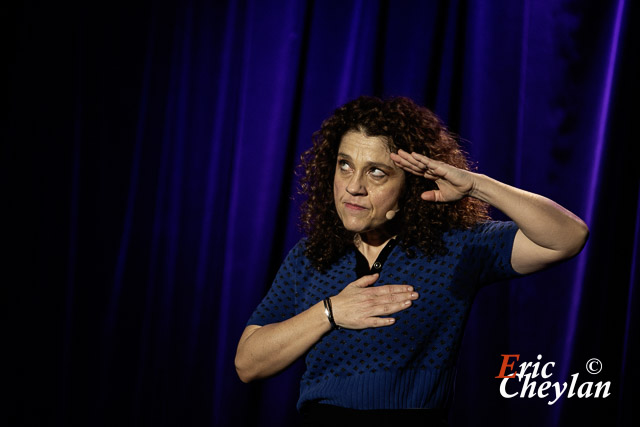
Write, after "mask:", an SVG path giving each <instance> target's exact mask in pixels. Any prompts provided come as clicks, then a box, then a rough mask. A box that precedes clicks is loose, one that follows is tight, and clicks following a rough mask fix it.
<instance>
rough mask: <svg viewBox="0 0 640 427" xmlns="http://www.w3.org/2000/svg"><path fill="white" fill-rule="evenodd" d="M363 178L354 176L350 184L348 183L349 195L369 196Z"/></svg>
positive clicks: (357, 175) (358, 175)
mask: <svg viewBox="0 0 640 427" xmlns="http://www.w3.org/2000/svg"><path fill="white" fill-rule="evenodd" d="M362 178H363V177H362V176H361V175H360V174H353V176H352V177H351V179H350V180H349V182H348V183H347V193H349V194H351V195H352V196H364V195H366V194H367V188H366V186H365V185H364V183H363V182H362Z"/></svg>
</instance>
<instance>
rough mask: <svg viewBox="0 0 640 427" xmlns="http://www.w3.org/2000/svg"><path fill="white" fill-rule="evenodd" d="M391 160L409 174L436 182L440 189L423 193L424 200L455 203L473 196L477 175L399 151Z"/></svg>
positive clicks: (419, 155)
mask: <svg viewBox="0 0 640 427" xmlns="http://www.w3.org/2000/svg"><path fill="white" fill-rule="evenodd" d="M391 160H393V161H394V163H395V164H396V165H397V166H398V167H401V168H402V169H404V170H405V171H407V172H410V173H412V174H414V175H418V176H423V177H425V178H427V179H430V180H432V181H435V183H436V185H437V186H438V189H437V190H431V191H425V192H424V193H422V195H421V197H422V199H424V200H427V201H430V202H454V201H456V200H460V199H462V198H463V197H466V196H470V195H472V193H473V190H474V188H475V177H476V174H475V173H473V172H469V171H466V170H463V169H458V168H456V167H455V166H451V165H449V164H447V163H444V162H440V161H438V160H433V159H430V158H429V157H427V156H425V155H422V154H418V153H411V154H409V153H408V152H406V151H404V150H398V154H395V153H391Z"/></svg>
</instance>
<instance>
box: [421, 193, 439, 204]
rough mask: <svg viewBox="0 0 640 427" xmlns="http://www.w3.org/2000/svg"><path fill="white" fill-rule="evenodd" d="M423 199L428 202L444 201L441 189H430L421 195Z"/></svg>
mask: <svg viewBox="0 0 640 427" xmlns="http://www.w3.org/2000/svg"><path fill="white" fill-rule="evenodd" d="M420 197H421V198H422V200H426V201H427V202H440V201H442V195H441V194H440V191H439V190H430V191H425V192H424V193H422V194H421V195H420Z"/></svg>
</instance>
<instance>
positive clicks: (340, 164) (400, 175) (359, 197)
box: [333, 131, 404, 233]
mask: <svg viewBox="0 0 640 427" xmlns="http://www.w3.org/2000/svg"><path fill="white" fill-rule="evenodd" d="M389 154H390V151H389V147H388V146H387V143H386V142H385V141H384V139H382V138H380V137H377V136H373V137H369V136H365V135H364V134H362V133H360V132H355V131H351V132H347V133H346V134H345V135H344V136H343V137H342V141H341V142H340V147H339V149H338V159H337V165H336V173H335V176H334V179H333V197H334V201H335V204H336V210H337V211H338V216H339V217H340V219H341V220H342V223H343V224H344V226H345V228H346V229H347V230H349V231H352V232H355V233H366V232H369V231H376V230H378V229H379V228H380V227H381V226H383V225H384V224H385V223H386V222H387V221H388V220H387V218H386V214H387V212H389V211H390V210H397V209H398V200H399V199H400V194H401V193H402V189H403V186H404V171H403V170H402V169H400V168H398V167H397V166H396V165H395V164H394V163H393V161H392V160H391V157H390V156H389Z"/></svg>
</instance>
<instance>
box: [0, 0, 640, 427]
mask: <svg viewBox="0 0 640 427" xmlns="http://www.w3.org/2000/svg"><path fill="white" fill-rule="evenodd" d="M5 8H6V6H5ZM5 11H6V12H7V13H6V15H5V21H6V25H5V31H6V33H7V34H6V37H5V40H6V41H7V47H8V49H7V50H6V51H5V57H6V60H7V62H8V67H7V70H8V72H7V77H6V79H7V80H6V81H7V93H8V101H9V109H8V110H9V111H8V113H7V115H6V116H5V121H6V123H5V128H4V129H5V132H4V137H3V143H2V152H1V153H2V164H3V168H2V176H3V184H4V187H5V190H6V194H7V196H8V197H7V199H6V200H7V202H6V204H5V213H8V215H7V216H6V217H5V218H6V219H5V225H6V230H7V233H6V235H7V236H9V238H8V239H6V240H5V241H6V242H7V245H5V247H6V248H7V250H8V256H6V257H5V258H4V259H5V263H6V266H5V268H4V270H5V275H4V280H3V287H2V288H3V297H2V301H3V306H4V307H5V308H4V309H3V313H4V316H3V322H2V323H3V326H4V328H3V329H4V330H5V331H6V333H5V334H4V335H5V340H4V345H3V353H5V356H8V357H7V360H8V361H7V362H6V364H5V367H4V372H5V377H6V378H7V379H8V381H7V382H6V383H5V384H6V387H5V390H8V391H9V393H10V394H11V399H10V400H8V401H7V402H5V404H6V405H7V408H6V409H5V410H3V411H2V417H3V418H6V422H3V425H34V426H36V425H37V426H42V425H61V426H76V425H77V426H86V425H97V426H100V425H105V426H107V425H109V426H111V425H119V426H128V425H132V426H133V425H153V426H163V425H167V426H174V425H180V426H187V425H189V426H191V425H193V426H196V425H197V426H204V425H216V426H218V425H219V426H223V425H232V426H242V425H246V426H267V425H274V426H275V425H278V426H281V425H294V424H295V422H296V420H297V414H296V412H295V402H296V400H297V393H298V384H297V375H298V373H299V369H300V365H299V364H298V365H296V366H295V367H293V368H291V369H290V370H288V371H287V372H285V373H283V374H281V375H280V376H278V377H276V378H273V379H270V380H267V381H262V382H259V383H255V384H251V385H244V384H242V383H241V382H240V381H239V380H238V379H237V376H236V375H235V371H234V367H233V358H234V355H235V347H236V343H237V340H238V338H239V336H240V334H241V332H242V330H243V328H244V326H245V322H246V320H247V319H248V317H249V315H250V313H251V312H252V311H253V309H254V308H255V306H256V305H257V304H258V302H259V301H260V299H261V298H262V296H263V295H264V293H265V292H266V290H267V289H268V287H269V285H270V283H271V280H272V278H273V275H274V273H275V271H276V270H277V268H278V266H279V264H280V262H281V260H282V259H283V257H284V254H286V252H287V251H288V249H289V248H290V247H291V246H293V244H294V243H295V242H296V241H297V239H298V238H299V237H300V235H299V233H298V231H297V229H296V226H295V223H296V206H297V200H296V199H295V198H292V195H293V194H295V177H294V174H293V171H294V168H295V165H296V164H297V161H298V159H299V156H300V153H301V152H302V151H304V150H305V149H306V148H307V147H309V145H310V142H311V139H310V137H311V133H312V132H313V131H314V130H316V129H317V128H318V127H319V126H320V123H321V121H322V120H323V119H324V118H326V117H327V116H328V115H330V114H331V112H332V111H333V109H334V108H336V107H337V106H339V105H341V104H342V103H344V102H346V101H348V100H350V99H352V98H355V97H357V96H359V95H361V94H370V95H378V96H389V95H405V96H409V97H412V98H413V99H414V100H416V101H417V102H419V103H421V104H423V105H426V106H427V107H429V108H431V109H432V110H434V111H435V112H436V113H437V114H438V115H439V116H440V117H441V118H442V119H443V120H444V121H445V122H446V123H447V124H448V125H449V127H450V128H451V129H452V130H453V131H454V132H456V133H457V134H459V135H460V136H461V143H462V145H463V146H464V148H465V149H466V150H467V151H468V152H469V153H470V155H471V157H472V159H473V160H474V161H475V164H476V165H477V168H478V170H479V171H480V172H482V173H485V174H487V175H490V176H492V177H494V178H496V179H499V180H501V181H503V182H506V183H508V184H512V185H516V186H518V187H520V188H523V189H526V190H529V191H533V192H536V193H539V194H542V195H545V196H547V197H550V198H551V199H553V200H555V201H557V202H558V203H560V204H562V205H563V206H565V207H567V208H568V209H570V210H572V211H573V212H575V213H576V214H577V215H579V216H580V217H581V218H583V219H584V220H585V221H586V222H587V223H588V225H589V226H590V229H591V236H590V240H589V242H588V244H587V246H586V247H585V249H584V251H583V252H582V253H581V254H580V255H579V256H578V257H576V258H574V259H573V260H571V261H569V262H567V263H564V264H562V265H559V266H556V267H554V268H552V269H550V270H548V271H545V272H542V273H539V274H536V275H533V276H531V277H527V278H524V279H519V280H516V281H512V282H510V283H498V284H495V285H492V286H490V287H487V288H485V289H483V290H482V291H481V292H480V294H479V295H478V298H477V300H476V302H475V304H474V308H473V311H472V314H471V317H470V319H469V323H468V325H467V329H466V335H465V338H464V342H463V348H462V352H461V355H460V361H459V375H458V379H457V384H456V399H455V403H454V407H453V409H452V411H451V416H450V421H451V424H452V425H454V426H467V425H493V426H512V425H518V426H522V425H531V426H538V425H559V426H560V425H562V426H564V425H574V424H581V425H631V420H632V406H631V405H632V402H634V400H633V388H634V385H635V384H637V383H638V369H637V363H638V362H639V361H640V358H639V356H638V344H637V342H638V339H637V337H638V331H637V327H638V314H637V309H638V272H637V260H638V242H639V237H638V233H639V230H640V219H639V218H640V206H639V202H640V197H639V185H638V184H639V172H638V165H637V160H636V159H637V154H638V144H639V142H640V141H639V139H638V136H637V133H636V132H635V131H633V130H632V129H635V127H636V125H637V123H638V112H639V109H638V106H637V100H638V90H637V79H638V75H639V70H638V65H637V63H638V61H637V59H638V58H637V56H638V54H637V52H638V51H639V50H638V43H637V41H638V29H637V25H635V23H636V22H637V20H638V18H639V16H638V11H637V2H636V3H635V4H634V2H630V1H623V0H619V1H555V2H536V1H519V2H514V1H508V0H501V1H491V2H481V1H441V2H436V1H399V2H390V1H315V2H313V1H307V2H305V1H293V0H289V1H257V0H256V1H248V0H247V1H238V2H234V1H226V2H222V1H218V2H212V1H196V0H194V1H182V2H173V1H165V2H130V3H115V2H103V3H90V4H84V3H78V4H74V3H64V4H58V3H52V2H31V1H23V2H18V3H16V4H14V5H13V6H11V7H10V8H8V9H6V10H5ZM496 217H498V218H500V213H496ZM634 336H635V337H636V338H635V339H634V338H633V337H634ZM501 354H520V361H531V362H534V361H536V356H537V355H538V354H541V355H542V361H543V362H546V361H554V362H555V363H556V365H555V367H554V370H553V374H554V375H553V377H552V378H551V381H559V382H561V383H562V382H564V381H567V380H570V375H571V374H574V373H579V378H580V379H579V384H581V383H582V382H585V381H593V382H596V381H611V389H610V392H611V396H609V397H607V398H605V399H603V398H598V399H595V398H593V397H592V398H589V399H579V398H578V397H577V396H574V397H573V398H567V397H566V395H565V396H564V397H563V398H561V399H560V400H559V401H558V402H557V403H556V404H554V405H548V404H547V401H548V399H541V398H537V397H536V398H532V399H526V398H525V399H521V398H513V399H505V398H503V397H501V396H500V394H499V390H498V386H499V380H497V379H495V378H494V377H495V376H496V375H498V371H499V368H500V365H501V362H502V358H501V356H500V355H501ZM593 357H595V358H598V359H599V360H601V361H602V365H603V370H602V372H601V373H600V374H598V375H596V376H591V375H590V374H588V373H587V372H586V370H585V363H586V361H587V360H589V359H591V358H593Z"/></svg>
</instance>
